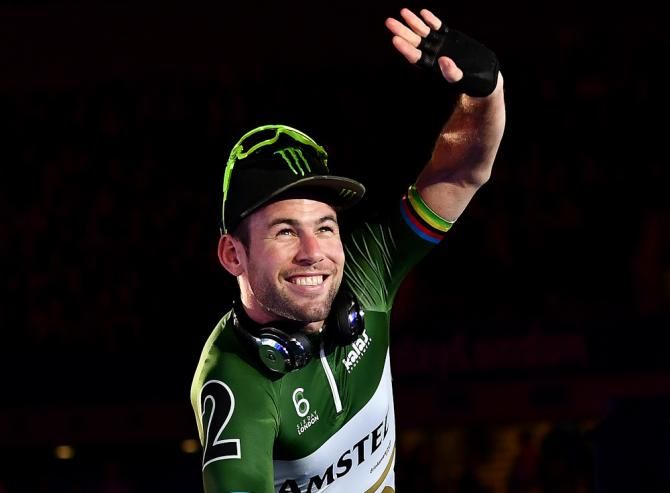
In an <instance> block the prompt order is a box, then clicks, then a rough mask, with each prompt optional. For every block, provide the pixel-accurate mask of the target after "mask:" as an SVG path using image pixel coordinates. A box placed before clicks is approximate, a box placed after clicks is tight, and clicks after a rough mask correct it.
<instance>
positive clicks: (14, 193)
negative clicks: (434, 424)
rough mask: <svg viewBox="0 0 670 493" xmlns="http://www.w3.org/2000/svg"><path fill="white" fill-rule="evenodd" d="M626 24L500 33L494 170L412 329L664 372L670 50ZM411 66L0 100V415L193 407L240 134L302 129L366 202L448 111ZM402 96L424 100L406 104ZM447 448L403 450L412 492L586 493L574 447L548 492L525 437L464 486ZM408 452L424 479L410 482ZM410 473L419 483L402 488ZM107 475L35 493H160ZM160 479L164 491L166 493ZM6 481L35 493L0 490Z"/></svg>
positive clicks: (668, 309)
mask: <svg viewBox="0 0 670 493" xmlns="http://www.w3.org/2000/svg"><path fill="white" fill-rule="evenodd" d="M621 29H622V28H621V27H617V26H613V27H612V30H611V31H610V32H592V31H590V30H589V29H588V27H587V26H580V25H571V24H565V25H560V24H557V25H556V26H552V29H551V36H550V37H549V39H550V43H549V44H548V45H543V46H535V47H533V46H531V47H529V48H528V52H526V53H523V54H519V53H518V52H516V51H514V50H513V48H514V45H513V44H512V43H510V45H509V46H505V44H504V43H502V46H501V47H500V48H499V49H498V50H497V51H498V53H499V56H500V58H501V60H502V66H503V70H504V71H505V77H506V88H507V94H508V130H507V133H506V135H505V138H504V141H503V145H502V147H501V150H500V153H499V159H498V162H497V163H496V166H495V169H494V173H493V177H492V179H491V181H490V182H489V183H488V184H487V185H486V186H485V187H484V188H483V189H482V190H481V191H480V192H479V194H478V195H477V196H476V198H475V199H474V201H473V202H472V204H471V206H470V208H469V209H468V210H467V211H466V213H465V214H464V216H463V217H462V218H461V219H460V220H459V222H458V223H457V225H456V226H455V227H454V228H453V230H452V232H450V234H449V237H448V238H447V240H445V243H444V244H443V245H441V246H440V247H439V248H438V250H437V251H436V252H435V256H434V257H432V258H431V259H429V260H428V261H427V262H425V263H423V264H422V265H420V266H419V267H418V268H417V270H416V272H415V273H414V274H413V275H412V276H411V277H410V278H409V279H408V280H407V286H409V287H411V289H403V290H402V291H401V293H400V295H399V298H398V302H397V311H398V321H399V325H400V327H399V328H398V329H397V330H403V329H414V328H415V327H417V326H419V327H421V328H422V330H421V332H420V333H419V334H418V337H421V338H424V339H430V338H432V337H434V336H437V335H440V336H444V335H445V333H446V335H447V336H448V335H449V334H450V333H453V332H457V331H458V330H461V329H462V330H469V331H471V333H474V334H477V335H480V336H481V337H486V336H488V335H491V334H500V333H510V334H518V333H523V332H526V331H529V330H541V331H547V332H550V333H551V332H562V331H567V332H570V331H572V332H580V333H586V334H588V336H589V338H590V339H589V340H590V341H591V342H592V346H591V350H592V351H593V354H592V358H593V364H594V365H595V366H598V365H601V367H602V368H605V369H617V368H620V367H621V368H624V367H627V365H628V366H631V367H633V368H636V367H644V366H649V367H652V368H660V367H663V365H664V364H667V363H665V357H664V355H663V354H662V352H661V351H662V348H663V347H664V346H663V345H660V344H658V343H659V341H661V340H662V337H663V335H662V333H663V331H664V330H665V329H666V328H667V323H668V321H669V320H670V221H668V218H669V212H670V200H668V195H667V192H666V190H665V189H666V187H667V182H668V179H669V178H670V171H669V170H668V166H667V163H666V161H667V160H666V159H665V155H664V154H662V153H661V152H660V149H662V143H663V142H664V140H665V139H666V138H667V137H666V136H665V129H664V126H663V125H659V124H657V123H655V122H656V121H657V120H656V118H655V114H656V113H660V112H662V111H663V110H664V109H667V105H668V103H667V101H664V100H662V101H659V99H663V98H659V95H661V94H663V91H662V89H664V88H663V87H661V83H662V81H661V80H660V79H659V78H657V77H656V72H655V67H656V65H658V60H660V59H661V58H662V56H661V55H662V53H664V50H665V48H667V42H666V40H665V39H664V37H662V35H661V32H660V31H659V32H654V31H653V30H651V31H649V32H647V33H646V35H645V36H642V37H640V38H635V37H630V38H627V40H626V43H623V44H617V47H616V49H610V48H609V46H610V43H613V42H614V41H615V40H616V39H618V38H617V36H620V35H621ZM540 51H541V52H542V53H541V55H542V56H539V55H540V53H539V52H540ZM529 57H532V59H533V63H532V64H530V63H528V62H527V61H528V58H529ZM403 68H404V65H402V64H401V63H400V62H398V64H397V65H394V64H393V63H391V64H387V65H380V66H376V65H375V66H371V67H360V66H351V67H347V66H344V67H337V68H333V67H328V66H320V65H318V64H315V65H314V66H310V67H309V70H305V71H298V70H295V67H288V68H287V67H283V68H282V67H272V66H270V67H258V69H257V70H255V71H252V72H245V73H235V74H232V73H220V74H216V76H212V78H211V79H206V80H205V79H202V78H201V79H189V78H188V77H185V76H183V75H178V74H175V76H174V78H168V77H164V76H162V77H156V78H149V79H142V80H111V81H109V80H105V81H100V82H99V83H98V84H95V85H90V84H82V85H81V86H76V84H75V85H74V86H71V87H58V88H54V89H46V88H44V87H42V88H32V89H30V88H27V89H21V88H16V89H13V90H11V91H10V90H4V91H2V92H0V114H2V119H0V132H1V133H2V136H3V138H2V142H3V145H2V164H3V166H1V167H0V234H1V235H2V241H0V265H1V267H0V268H1V269H2V272H3V273H4V275H3V281H4V282H3V283H2V284H0V290H2V292H1V296H0V357H1V358H0V359H1V362H0V370H2V371H3V374H4V377H3V388H5V389H6V390H5V392H3V395H2V396H1V397H0V407H3V406H4V407H11V406H13V405H15V404H16V402H17V399H18V400H19V401H21V402H35V401H40V402H45V401H46V402H59V401H62V400H68V399H75V400H76V399H77V398H78V397H81V396H82V395H84V396H85V397H86V398H87V399H98V400H101V401H104V400H105V399H107V398H111V397H110V396H116V397H119V396H122V397H124V398H137V397H143V398H151V397H152V396H154V395H160V396H162V397H165V396H167V397H169V398H175V399H180V398H186V397H187V395H188V394H187V393H188V385H189V383H190V377H191V374H192V371H193V368H194V367H195V363H196V358H197V356H198V351H199V350H200V347H201V346H202V343H203V342H204V339H205V337H206V336H207V334H208V333H209V330H210V328H211V327H212V326H213V324H214V323H215V322H216V321H217V318H218V317H219V316H220V315H221V314H222V313H223V312H224V311H225V309H226V308H227V306H228V304H229V301H230V295H231V293H232V289H233V287H234V286H233V285H232V284H231V283H230V279H229V278H228V277H227V275H226V274H225V273H224V272H223V271H222V269H221V268H220V267H219V266H218V264H217V259H216V250H215V248H216V241H217V238H218V215H219V211H220V200H221V178H222V171H223V167H224V164H225V160H226V157H227V153H228V151H229V149H230V147H231V146H232V144H234V142H235V141H236V140H237V139H238V138H239V136H240V135H241V134H242V132H243V131H245V130H247V129H249V128H251V127H253V126H255V125H257V124H260V123H269V122H271V121H272V122H274V123H286V124H290V125H294V126H297V127H299V128H302V129H303V130H305V131H306V132H307V133H309V134H310V135H312V136H313V137H315V138H317V140H320V141H321V143H322V144H324V145H325V146H326V148H327V149H328V150H329V152H330V155H331V165H332V167H333V169H334V170H336V171H337V172H338V173H341V174H351V175H353V176H354V177H356V178H359V179H361V180H362V181H364V182H365V183H366V184H368V188H369V189H370V198H369V200H368V202H366V203H365V204H364V205H363V206H362V207H363V208H364V210H365V212H366V213H367V212H370V213H373V212H374V202H375V201H376V200H386V199H388V200H395V198H397V197H399V194H401V193H402V192H403V190H404V188H405V187H406V186H407V184H409V183H410V181H411V180H412V179H413V177H414V176H415V174H416V172H417V171H418V170H419V169H420V168H421V166H422V165H423V163H424V161H425V160H426V159H427V158H428V156H429V152H430V147H431V145H432V139H433V138H434V137H435V135H436V132H437V130H438V129H439V126H440V124H441V122H442V120H443V119H444V117H445V116H446V114H447V110H448V105H446V104H444V105H440V104H434V105H433V106H434V107H433V108H432V109H431V111H430V114H427V113H426V101H435V98H437V100H440V98H441V92H440V91H441V90H442V88H441V87H437V86H436V85H434V84H433V85H431V84H428V85H427V86H426V85H422V84H425V83H424V82H422V81H423V79H422V78H421V77H420V76H418V75H416V74H415V73H414V72H411V71H407V72H400V73H399V72H398V71H399V70H402V69H403ZM278 74H279V75H278ZM385 80H394V81H396V84H395V85H394V84H383V83H380V81H385ZM397 87H405V88H409V90H410V92H412V93H413V94H415V95H416V97H417V101H418V103H417V104H414V105H413V104H403V103H401V102H400V101H399V98H398V96H397ZM418 94H421V100H419V96H418ZM431 98H433V99H431ZM445 99H446V98H445ZM389 101H392V102H393V103H394V105H389ZM389 121H390V122H393V123H392V124H391V125H389V124H388V122H389ZM351 219H352V220H353V218H351ZM445 300H446V303H448V305H449V319H448V320H445V316H444V314H443V313H442V312H441V310H442V308H441V307H443V306H445ZM445 325H446V329H445ZM17 365H20V368H21V373H20V375H21V376H20V377H19V378H15V377H14V375H16V372H15V369H16V367H17ZM103 366H106V367H111V368H113V375H109V374H107V373H106V372H105V369H104V368H103ZM599 368H600V366H599ZM602 368H601V369H602ZM665 368H667V366H666V367H665ZM139 371H141V372H142V374H143V376H144V378H139V379H138V378H136V375H137V373H138V372H139ZM44 375H51V376H61V377H64V378H75V379H78V380H77V384H76V385H74V384H71V382H70V383H69V384H68V385H59V384H58V383H57V382H56V380H57V377H55V378H54V381H52V382H51V383H50V384H49V385H44V387H45V388H44V389H43V390H42V389H40V392H39V393H35V392H33V391H32V387H31V386H26V385H25V384H26V380H28V379H37V378H42V377H43V376H44ZM157 376H160V377H161V378H153V377H157ZM147 381H151V385H150V386H149V385H147ZM94 387H95V388H94ZM570 433H572V434H571V435H569V438H570V439H574V438H575V436H577V435H575V433H574V430H571V431H570ZM547 436H552V437H553V436H554V435H547ZM580 436H581V435H580ZM422 437H423V438H420V439H417V440H418V442H417V443H419V442H420V443H424V445H425V443H428V442H425V441H426V440H431V438H430V437H429V436H423V435H422ZM480 438H481V437H480ZM520 439H521V440H522V445H523V447H526V446H528V447H529V446H530V445H531V444H532V443H535V444H536V442H532V443H531V441H529V437H528V436H527V435H524V434H521V436H520ZM422 440H423V442H422ZM560 440H561V438H560V437H557V438H556V441H553V442H551V443H549V440H547V442H545V447H546V448H547V451H546V454H549V455H545V456H544V457H550V455H551V453H553V452H555V453H557V454H559V453H560V452H556V451H557V450H558V449H557V448H555V447H560V446H561V445H560V444H561V443H562V442H560ZM431 443H433V442H431ZM520 447H521V445H520ZM551 447H554V448H551ZM438 448H439V444H437V445H435V447H433V448H431V447H426V446H422V447H418V448H417V449H416V450H422V451H423V452H422V453H421V454H419V453H414V452H411V451H410V449H411V447H410V449H407V450H405V449H403V450H399V457H400V459H399V461H398V478H399V488H400V485H401V484H402V491H448V492H454V493H457V492H460V493H466V492H485V491H491V492H492V493H505V492H507V493H551V492H554V491H556V492H559V491H560V492H561V493H563V492H566V493H568V492H569V493H581V492H583V491H589V490H588V488H587V487H586V486H584V484H583V482H584V469H582V468H583V467H586V466H584V463H583V462H582V459H583V457H582V456H581V455H580V456H579V457H578V458H575V460H577V461H578V463H574V464H573V463H571V464H568V465H565V464H559V465H555V464H553V463H551V462H546V463H545V464H546V467H547V470H546V471H545V473H546V474H554V473H555V471H554V469H552V467H554V468H555V467H575V468H577V470H578V474H577V475H578V477H576V478H575V481H576V483H575V484H576V485H577V486H575V485H573V486H570V487H566V488H565V489H556V488H554V487H551V488H550V487H549V486H543V483H542V481H541V480H542V478H541V477H535V476H533V477H534V479H533V482H532V484H531V483H526V482H525V481H527V480H526V479H524V478H526V477H527V476H528V475H529V473H528V472H526V469H527V468H528V467H529V466H528V465H527V462H528V461H530V462H533V461H537V460H538V458H537V455H538V453H539V452H538V451H528V452H527V453H528V454H529V455H528V456H525V455H524V454H525V453H526V452H521V450H520V451H519V453H520V457H519V463H518V465H517V466H516V469H514V470H515V471H516V472H515V475H516V476H514V478H510V482H509V483H508V486H507V489H506V490H495V491H494V490H490V489H488V490H487V489H485V488H484V486H477V485H476V484H475V482H476V481H475V480H474V479H472V478H470V481H471V484H470V485H469V486H468V485H467V484H466V483H467V481H468V479H467V477H466V474H465V472H464V471H466V469H465V467H466V466H463V467H464V469H462V470H460V472H458V471H457V472H456V473H453V475H452V476H450V477H449V478H447V479H445V478H443V477H440V476H439V472H440V468H439V464H440V461H439V451H438V450H437V449H438ZM548 449H551V450H548ZM523 450H525V449H523ZM571 450H572V451H573V452H575V451H576V449H574V448H572V449H571ZM580 450H581V449H580ZM552 451H553V452H552ZM425 454H429V455H430V454H433V455H431V456H430V457H425ZM436 457H437V458H438V459H436ZM479 459H481V457H480V458H479ZM547 460H549V459H547ZM421 461H428V462H430V463H431V464H432V465H433V466H435V467H436V469H435V470H436V471H437V472H436V473H435V474H436V476H434V477H433V478H432V479H430V478H428V476H426V475H423V476H421V475H417V474H416V471H417V470H423V469H425V467H426V464H423V463H421ZM431 461H432V462H431ZM524 461H525V462H524ZM415 462H416V464H415ZM533 464H535V462H533ZM436 465H437V466H436ZM431 467H432V466H431ZM510 467H511V466H510ZM510 470H511V469H510ZM105 471H106V474H109V477H110V478H111V477H114V475H115V474H117V472H118V471H117V469H116V466H114V465H110V467H109V468H106V469H105ZM441 472H442V473H445V474H447V473H448V474H451V473H452V472H453V471H452V472H449V471H446V470H441ZM461 473H462V474H461ZM101 474H102V473H101ZM420 477H423V478H424V480H425V481H427V482H426V483H425V484H424V483H421V484H418V483H414V482H415V481H419V478H420ZM456 477H458V478H461V479H459V481H461V482H460V483H459V482H458V481H456V479H454V478H456ZM463 478H465V479H463ZM115 481H116V480H114V481H112V480H111V479H110V483H109V484H108V485H107V486H104V487H103V486H100V487H96V488H97V489H89V488H88V487H85V488H84V489H79V490H77V489H72V488H70V489H67V488H69V487H66V488H65V489H53V487H51V489H49V488H47V487H46V486H45V488H46V489H42V490H39V489H35V490H31V491H58V492H60V491H96V492H101V493H102V492H105V493H112V492H115V493H125V492H129V491H158V490H157V489H152V488H151V487H148V488H147V487H145V488H142V489H139V490H136V489H132V488H131V487H130V486H123V485H120V484H119V483H116V482H115ZM548 484H552V485H554V486H556V482H555V481H549V482H548V483H547V485H548ZM440 485H449V486H442V489H440V487H441V486H440ZM172 487H173V488H174V484H173V485H172ZM73 488H74V487H73ZM169 488H170V486H165V487H162V488H161V490H160V491H166V492H167V491H178V489H172V490H170V489H169ZM571 488H572V489H571ZM186 489H188V488H186ZM15 491H25V490H21V489H20V488H19V489H14V488H12V487H10V486H8V485H6V486H4V487H3V485H2V484H0V492H1V493H14V492H15ZM179 491H184V488H182V489H181V490H179ZM193 491H194V490H193Z"/></svg>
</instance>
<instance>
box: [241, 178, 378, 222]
mask: <svg viewBox="0 0 670 493" xmlns="http://www.w3.org/2000/svg"><path fill="white" fill-rule="evenodd" d="M299 189H309V190H311V191H312V192H316V196H318V197H319V198H322V199H323V201H324V202H326V203H328V204H330V205H332V206H333V207H337V208H339V209H342V210H344V209H348V208H349V207H351V206H353V205H355V204H357V203H358V202H359V201H360V200H361V199H362V198H363V196H364V195H365V187H364V186H363V184H362V183H359V182H357V181H356V180H352V179H351V178H345V177H343V176H333V175H316V176H307V177H305V178H302V179H300V180H296V181H293V182H291V183H289V184H288V185H285V186H283V187H280V188H278V189H277V190H275V191H274V192H272V193H271V194H270V195H267V196H266V197H264V198H263V200H261V201H259V202H257V203H255V204H254V205H252V206H251V207H249V208H248V209H247V210H245V211H244V212H242V214H240V219H243V218H245V217H246V216H248V215H249V214H251V213H252V212H254V211H255V210H257V209H259V208H261V207H262V206H264V205H266V204H268V203H269V202H272V201H273V200H275V199H277V198H279V197H280V196H281V195H284V194H286V193H288V192H290V191H293V190H299ZM321 189H322V190H323V191H324V192H326V193H324V194H323V197H321V196H320V194H319V190H321ZM310 195H314V193H312V194H310Z"/></svg>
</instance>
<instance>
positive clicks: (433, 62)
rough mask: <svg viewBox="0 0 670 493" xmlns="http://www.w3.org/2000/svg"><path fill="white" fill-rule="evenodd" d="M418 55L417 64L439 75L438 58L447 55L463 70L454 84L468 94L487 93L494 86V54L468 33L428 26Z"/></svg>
mask: <svg viewBox="0 0 670 493" xmlns="http://www.w3.org/2000/svg"><path fill="white" fill-rule="evenodd" d="M419 49H420V50H421V58H420V59H419V61H418V62H417V65H419V66H420V67H424V68H427V69H430V70H433V71H437V72H438V73H439V74H440V75H441V74H442V72H441V71H440V66H439V64H438V63H437V59H438V58H440V57H441V56H448V57H449V58H451V59H452V60H453V61H454V62H456V65H458V67H459V68H460V69H461V70H462V71H463V78H462V79H461V80H459V81H458V82H456V83H454V84H453V86H454V88H455V89H456V90H458V91H459V92H464V93H465V94H467V95H468V96H474V97H484V96H488V95H489V94H491V93H492V92H493V90H494V89H495V88H496V84H497V82H498V70H499V64H498V59H497V58H496V55H495V53H493V52H492V51H491V50H489V49H488V48H487V47H486V46H484V45H483V44H481V43H480V42H479V41H475V40H474V39H472V38H471V37H469V36H466V35H465V34H463V33H461V32H459V31H456V30H454V29H449V28H448V27H446V26H442V27H441V28H440V29H439V30H437V31H436V30H434V29H431V31H430V32H429V33H428V36H426V37H425V38H423V39H422V40H421V43H420V44H419Z"/></svg>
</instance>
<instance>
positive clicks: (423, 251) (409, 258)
mask: <svg viewBox="0 0 670 493" xmlns="http://www.w3.org/2000/svg"><path fill="white" fill-rule="evenodd" d="M450 227H451V223H449V222H447V221H446V220H444V219H442V218H440V217H439V216H437V215H436V214H435V213H434V212H432V211H431V210H430V209H429V208H428V207H427V206H426V204H425V203H424V202H423V201H422V200H421V197H420V196H419V195H418V192H417V191H416V189H415V188H414V186H411V187H410V188H409V189H408V191H407V193H406V194H405V195H403V197H402V199H401V200H399V201H398V202H397V203H396V204H394V205H393V207H392V208H390V210H389V211H388V212H386V213H385V214H384V215H383V216H380V219H379V220H376V221H375V220H372V221H367V222H364V223H362V224H361V225H360V226H358V227H357V228H355V229H354V230H353V231H352V233H351V234H350V236H349V237H348V239H347V241H346V242H345V253H346V257H347V260H346V263H345V277H346V280H347V283H348V284H349V286H350V287H351V288H352V290H353V291H354V292H355V293H356V294H357V296H358V298H359V300H360V301H361V302H362V303H363V305H364V306H365V307H366V308H368V309H372V310H376V311H381V312H388V311H389V310H390V309H391V305H392V304H393V299H394V297H395V295H396V293H397V291H398V288H399V287H400V284H401V283H402V281H403V279H404V278H405V276H406V275H407V274H408V272H409V271H410V269H411V268H412V267H414V266H415V265H416V264H417V263H418V262H419V261H420V260H421V259H422V258H424V257H425V256H426V255H427V254H428V253H429V252H430V251H431V250H432V249H433V248H434V247H435V246H436V245H437V244H439V243H440V242H441V241H442V239H443V238H444V236H445V235H446V233H447V231H448V230H449V228H450Z"/></svg>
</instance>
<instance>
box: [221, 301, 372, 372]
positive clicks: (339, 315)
mask: <svg viewBox="0 0 670 493" xmlns="http://www.w3.org/2000/svg"><path fill="white" fill-rule="evenodd" d="M363 316H364V312H363V310H361V308H360V306H359V305H358V301H357V300H356V298H355V297H354V295H353V294H352V293H351V292H350V291H348V290H346V289H340V291H339V292H338V293H337V296H335V299H334V300H333V304H332V306H331V308H330V314H329V315H328V318H327V319H326V322H325V324H324V332H323V333H324V334H325V337H326V340H327V341H328V342H329V343H332V344H335V345H337V346H346V345H347V344H351V343H352V342H354V341H355V340H356V339H358V337H359V336H360V335H361V334H362V333H363V330H364V329H365V324H364V320H363ZM232 317H233V327H234V329H235V331H236V333H237V334H239V335H240V336H241V337H242V339H243V340H245V341H246V342H247V343H248V344H250V345H251V346H252V347H253V348H255V349H256V350H257V351H258V356H259V357H260V359H261V361H262V362H263V363H264V364H265V366H266V367H268V368H269V369H270V370H272V371H274V372H277V373H288V372H290V371H294V370H299V369H300V368H303V367H304V366H306V365H307V364H308V363H309V362H310V361H311V359H312V351H313V349H312V343H311V341H310V339H309V337H307V335H306V334H304V333H302V332H301V331H300V330H288V329H291V328H295V323H285V322H278V323H275V324H274V327H270V326H259V325H258V324H256V323H255V322H253V321H252V320H251V319H250V318H249V316H248V315H247V314H246V313H245V311H244V309H243V308H242V306H241V303H240V301H239V299H237V300H235V302H234V303H233V314H232ZM254 325H255V326H257V327H258V329H257V331H255V333H251V332H249V330H248V328H246V327H253V326H254ZM280 326H281V327H282V328H279V327H280ZM283 327H286V330H285V329H284V328H283Z"/></svg>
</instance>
